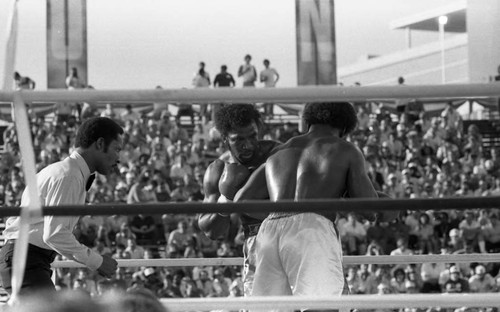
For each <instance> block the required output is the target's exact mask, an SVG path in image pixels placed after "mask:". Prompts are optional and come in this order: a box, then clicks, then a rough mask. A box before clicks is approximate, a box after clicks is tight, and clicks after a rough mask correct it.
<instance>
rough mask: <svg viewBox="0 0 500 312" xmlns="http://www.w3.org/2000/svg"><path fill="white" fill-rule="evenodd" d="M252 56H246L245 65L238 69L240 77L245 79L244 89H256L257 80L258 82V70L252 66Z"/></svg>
mask: <svg viewBox="0 0 500 312" xmlns="http://www.w3.org/2000/svg"><path fill="white" fill-rule="evenodd" d="M251 61H252V56H251V55H250V54H247V55H245V64H243V65H241V66H240V68H239V69H238V77H243V87H255V80H257V70H256V69H255V66H253V65H252V64H250V62H251Z"/></svg>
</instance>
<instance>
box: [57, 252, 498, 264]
mask: <svg viewBox="0 0 500 312" xmlns="http://www.w3.org/2000/svg"><path fill="white" fill-rule="evenodd" d="M117 261H118V266H119V267H139V266H143V267H179V266H182V267H194V266H224V265H234V266H241V265H243V258H185V259H119V260H117ZM468 262H479V263H488V262H500V253H492V254H460V255H413V256H387V255H384V256H344V258H343V264H344V265H355V264H409V263H468ZM52 267H53V268H83V267H85V266H84V265H83V264H80V263H78V262H75V261H69V260H67V261H55V262H54V263H52Z"/></svg>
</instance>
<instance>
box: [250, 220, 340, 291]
mask: <svg viewBox="0 0 500 312" xmlns="http://www.w3.org/2000/svg"><path fill="white" fill-rule="evenodd" d="M256 252H257V260H256V261H257V262H256V264H257V265H256V272H255V277H254V284H253V290H252V296H284V295H295V296H340V295H341V294H342V292H343V290H344V273H343V268H342V246H341V243H340V239H339V237H338V234H337V231H336V229H335V226H334V224H333V222H332V221H330V220H328V219H327V218H325V217H324V216H321V215H319V214H315V213H298V214H293V213H286V214H284V213H271V214H270V215H269V217H268V218H266V219H265V220H264V222H263V223H262V225H261V227H260V230H259V233H258V235H257V243H256Z"/></svg>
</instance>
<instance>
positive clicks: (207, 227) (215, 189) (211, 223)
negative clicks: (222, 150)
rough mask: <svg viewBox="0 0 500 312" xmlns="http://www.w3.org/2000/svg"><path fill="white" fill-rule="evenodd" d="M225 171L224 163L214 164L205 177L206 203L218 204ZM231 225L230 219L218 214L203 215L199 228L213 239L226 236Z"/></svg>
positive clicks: (200, 216) (199, 219)
mask: <svg viewBox="0 0 500 312" xmlns="http://www.w3.org/2000/svg"><path fill="white" fill-rule="evenodd" d="M223 170H224V162H223V161H221V160H218V159H217V160H215V161H214V162H212V163H211V164H210V165H209V166H208V168H207V171H206V172H205V176H204V177H203V190H204V193H205V198H204V199H203V202H204V203H216V202H217V200H218V199H219V197H220V192H219V180H220V177H221V175H222V172H223ZM229 225H230V218H229V215H228V216H223V215H220V214H218V213H201V214H199V215H198V226H199V227H200V229H201V230H202V231H203V232H204V233H205V235H207V236H208V237H209V238H211V239H217V238H219V237H221V236H225V235H226V233H227V231H228V229H229Z"/></svg>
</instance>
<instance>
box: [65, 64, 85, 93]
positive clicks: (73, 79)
mask: <svg viewBox="0 0 500 312" xmlns="http://www.w3.org/2000/svg"><path fill="white" fill-rule="evenodd" d="M84 87H85V83H84V82H83V81H82V80H81V79H80V77H78V69H77V68H76V67H72V68H71V73H70V74H69V75H68V77H66V88H68V89H81V88H84Z"/></svg>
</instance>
